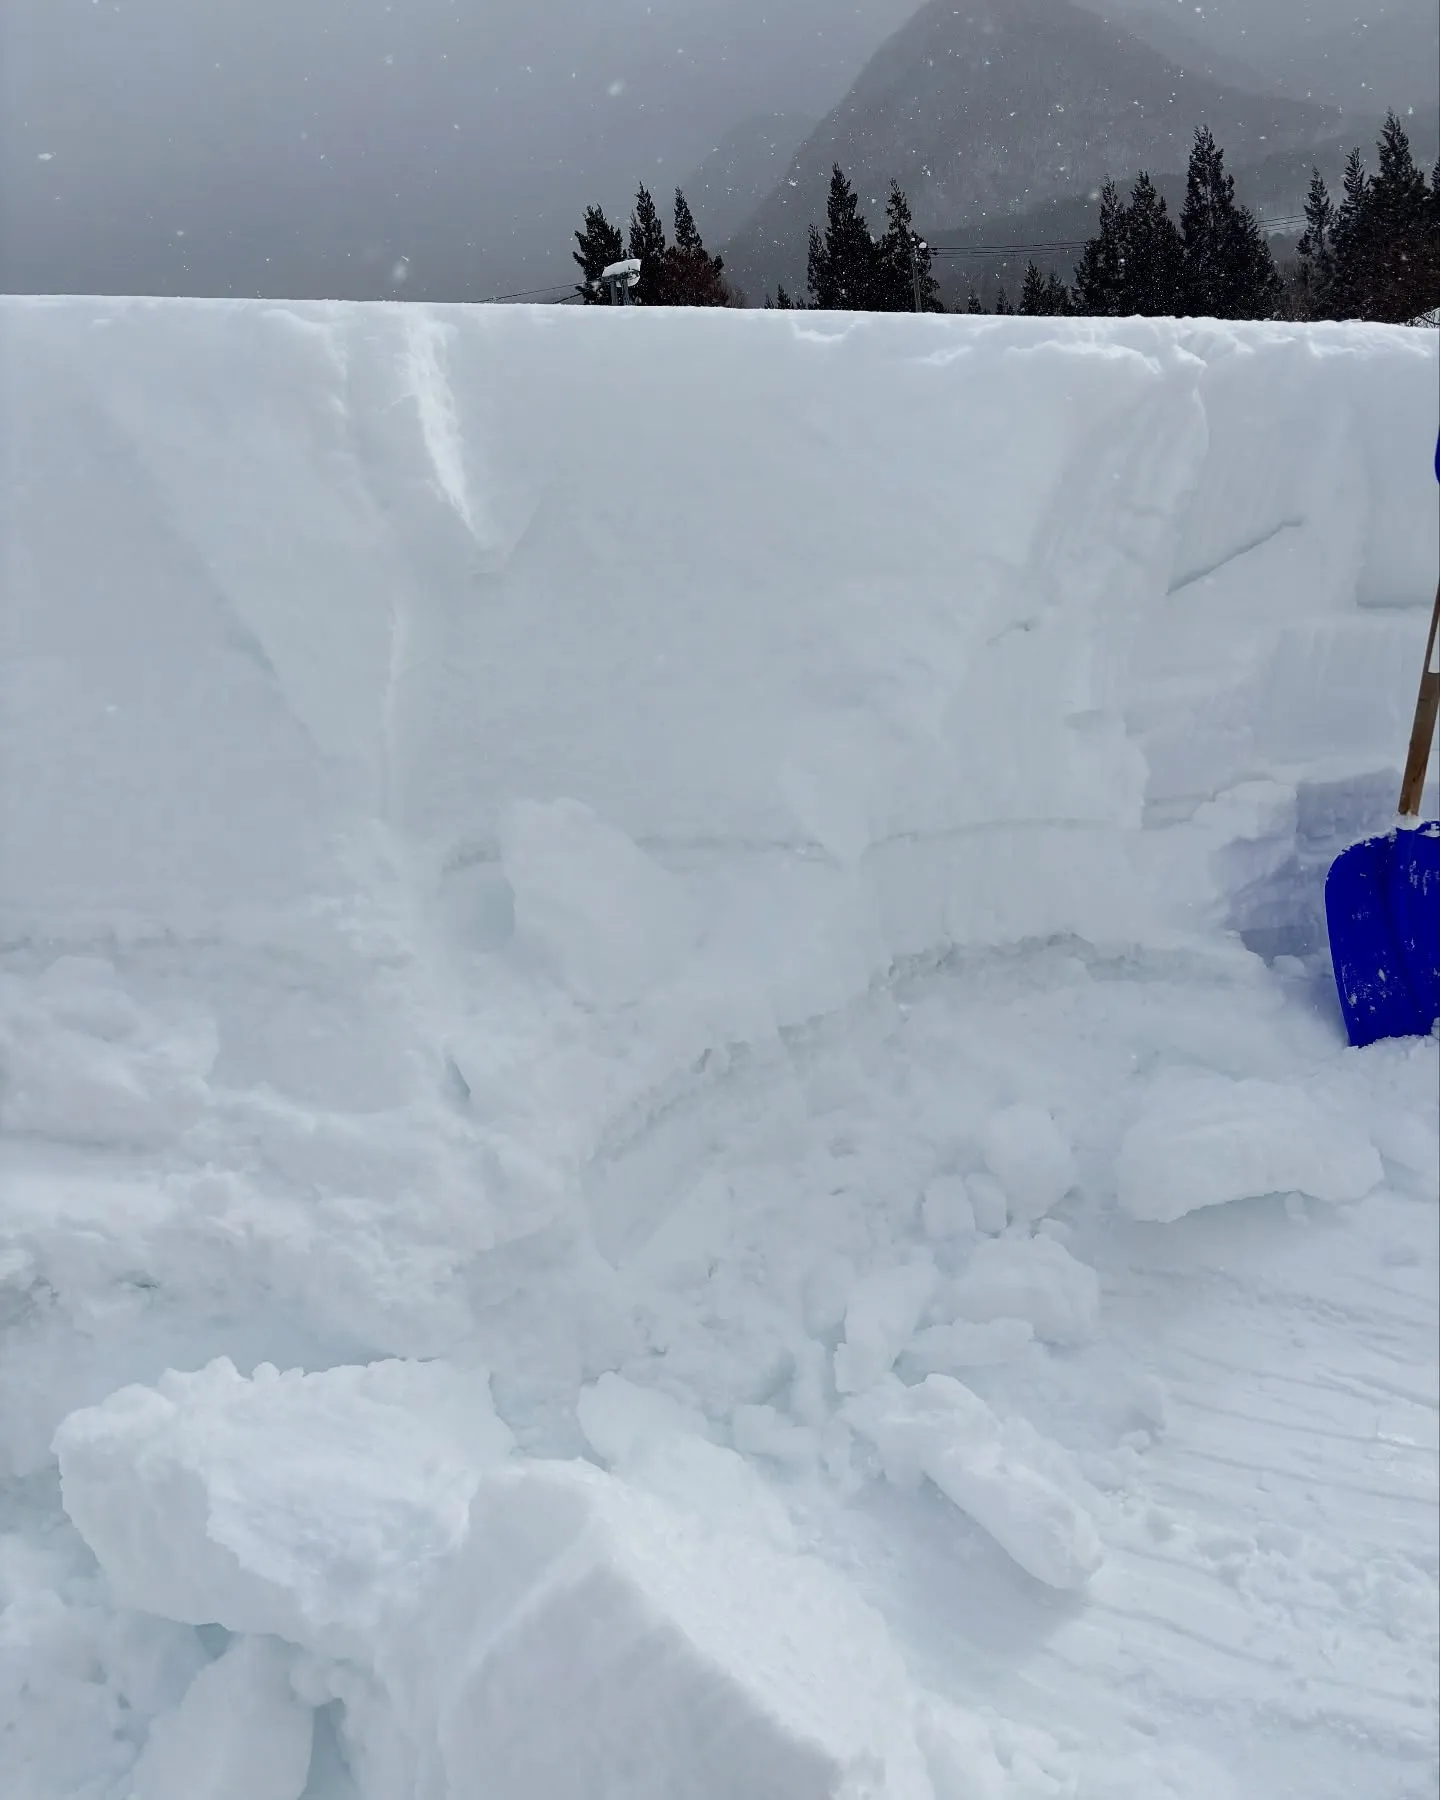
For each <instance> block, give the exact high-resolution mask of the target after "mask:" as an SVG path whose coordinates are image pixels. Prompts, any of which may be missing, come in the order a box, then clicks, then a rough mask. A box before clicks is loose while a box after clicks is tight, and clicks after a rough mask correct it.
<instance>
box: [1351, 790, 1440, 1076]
mask: <svg viewBox="0 0 1440 1800" xmlns="http://www.w3.org/2000/svg"><path fill="white" fill-rule="evenodd" d="M1325 918H1326V922H1327V924H1328V925H1329V929H1330V959H1331V961H1332V962H1333V963H1334V965H1335V985H1336V987H1337V988H1338V989H1339V991H1340V1010H1341V1011H1342V1012H1343V1013H1344V1015H1345V1029H1346V1031H1347V1032H1348V1033H1349V1035H1350V1042H1351V1043H1352V1044H1355V1045H1363V1044H1373V1043H1374V1042H1375V1041H1376V1039H1377V1038H1388V1037H1420V1036H1423V1035H1424V1034H1425V1033H1427V1032H1428V1031H1429V1030H1430V1029H1431V1027H1432V1026H1433V1025H1434V1023H1435V1020H1436V1018H1437V1017H1440V823H1431V824H1427V825H1421V826H1418V827H1416V828H1415V829H1414V830H1411V831H1393V832H1391V833H1390V835H1389V836H1388V837H1376V838H1367V839H1365V841H1364V842H1363V843H1360V844H1352V845H1351V846H1350V848H1349V849H1348V850H1345V851H1342V852H1341V854H1340V855H1339V856H1337V857H1336V859H1335V861H1334V863H1333V864H1332V866H1331V869H1330V874H1329V876H1328V878H1327V879H1326V882H1325Z"/></svg>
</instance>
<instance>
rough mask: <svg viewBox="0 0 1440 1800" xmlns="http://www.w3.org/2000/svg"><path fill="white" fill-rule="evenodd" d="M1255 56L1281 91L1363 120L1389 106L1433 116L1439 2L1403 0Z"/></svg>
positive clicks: (1439, 96)
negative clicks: (1374, 15)
mask: <svg viewBox="0 0 1440 1800" xmlns="http://www.w3.org/2000/svg"><path fill="white" fill-rule="evenodd" d="M1255 54H1256V61H1257V65H1258V66H1259V67H1260V69H1261V70H1262V72H1263V73H1266V74H1268V75H1269V76H1270V77H1271V78H1272V80H1273V81H1274V82H1275V84H1276V85H1277V86H1278V87H1280V88H1281V89H1282V90H1283V91H1285V92H1287V93H1291V94H1298V95H1304V96H1307V97H1312V98H1314V99H1316V100H1320V101H1323V102H1324V103H1325V104H1327V105H1333V106H1338V107H1342V108H1343V109H1344V110H1345V112H1346V113H1347V115H1348V114H1353V115H1358V116H1359V117H1361V118H1363V120H1364V121H1365V122H1366V123H1367V124H1368V123H1369V122H1371V121H1372V120H1375V119H1379V118H1383V117H1384V114H1385V111H1386V108H1387V107H1394V109H1395V111H1396V112H1398V113H1405V112H1407V111H1410V110H1411V109H1413V110H1414V112H1415V113H1416V114H1429V115H1432V116H1433V114H1434V112H1435V110H1436V107H1437V105H1440V7H1437V6H1436V4H1435V0H1404V3H1403V4H1401V5H1399V6H1395V7H1392V8H1391V9H1390V10H1389V11H1387V12H1384V13H1382V14H1381V15H1380V17H1379V18H1375V19H1354V20H1351V21H1350V22H1349V23H1347V24H1345V25H1343V26H1339V27H1336V28H1333V29H1331V30H1329V31H1325V32H1321V33H1319V34H1317V35H1316V36H1313V37H1309V36H1296V37H1285V36H1281V37H1277V38H1274V39H1272V40H1271V41H1270V42H1269V43H1262V44H1260V45H1259V46H1257V49H1256V53H1255Z"/></svg>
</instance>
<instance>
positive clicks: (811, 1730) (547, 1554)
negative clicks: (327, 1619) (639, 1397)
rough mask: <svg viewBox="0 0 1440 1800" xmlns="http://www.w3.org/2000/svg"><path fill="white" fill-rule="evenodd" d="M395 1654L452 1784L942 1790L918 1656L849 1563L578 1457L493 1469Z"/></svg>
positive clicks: (710, 1794)
mask: <svg viewBox="0 0 1440 1800" xmlns="http://www.w3.org/2000/svg"><path fill="white" fill-rule="evenodd" d="M381 1673H382V1675H383V1676H385V1677H386V1678H388V1679H390V1680H391V1681H392V1683H393V1687H394V1691H395V1692H396V1693H397V1694H399V1695H402V1696H403V1695H404V1694H406V1693H408V1694H409V1695H411V1696H413V1697H414V1698H413V1700H412V1702H411V1705H410V1707H409V1709H408V1720H407V1723H408V1726H409V1729H410V1731H411V1733H412V1735H413V1737H414V1739H415V1741H416V1742H417V1743H433V1744H434V1746H435V1756H436V1766H437V1770H439V1771H443V1773H444V1778H445V1779H444V1782H443V1783H441V1784H440V1785H439V1789H438V1791H442V1792H444V1793H446V1794H447V1795H449V1796H453V1800H481V1796H482V1795H483V1796H484V1800H539V1797H540V1796H542V1795H543V1796H545V1797H546V1800H588V1796H592V1795H597V1794H618V1793H620V1792H622V1791H623V1792H624V1793H625V1794H626V1795H627V1796H628V1797H629V1800H675V1797H676V1796H678V1795H693V1796H695V1797H696V1800H722V1797H723V1796H727V1795H734V1794H744V1795H746V1796H747V1800H748V1797H749V1796H755V1800H840V1796H842V1795H843V1796H851V1795H853V1796H859V1795H862V1794H863V1795H866V1796H873V1800H932V1796H933V1789H932V1787H931V1784H930V1780H929V1777H928V1775H927V1773H926V1770H925V1765H924V1759H923V1757H922V1755H921V1753H920V1750H919V1746H918V1744H917V1742H916V1738H915V1720H914V1698H913V1694H912V1692H911V1690H910V1687H909V1682H908V1678H907V1676H906V1674H905V1671H904V1668H903V1666H902V1664H901V1662H900V1660H899V1658H898V1656H897V1655H896V1653H895V1650H894V1649H893V1647H892V1645H891V1643H890V1641H889V1637H888V1634H887V1632H886V1629H885V1626H884V1624H883V1623H882V1621H881V1620H880V1618H879V1617H878V1616H877V1615H876V1614H875V1613H874V1612H873V1611H872V1610H871V1609H870V1607H869V1606H868V1605H867V1604H866V1603H865V1602H864V1601H863V1600H861V1599H860V1597H859V1596H858V1594H856V1593H855V1591H854V1590H853V1589H852V1588H851V1587H850V1586H849V1585H848V1584H847V1583H846V1582H845V1581H844V1580H843V1579H842V1578H841V1577H839V1576H837V1575H835V1574H834V1573H832V1572H831V1571H830V1570H829V1569H827V1568H826V1567H825V1566H824V1565H823V1564H822V1563H821V1562H819V1560H818V1559H816V1558H813V1557H801V1556H792V1555H787V1554H785V1553H782V1552H777V1551H773V1550H770V1549H769V1548H767V1547H765V1546H763V1545H758V1544H754V1543H751V1542H748V1541H746V1540H744V1539H741V1538H738V1537H730V1536H727V1535H726V1534H723V1533H720V1534H717V1533H714V1532H712V1531H709V1530H704V1529H699V1528H697V1527H696V1526H695V1525H694V1524H692V1523H691V1522H690V1521H689V1520H687V1519H686V1518H685V1517H684V1516H683V1515H682V1514H680V1513H678V1512H676V1511H675V1510H674V1509H673V1508H671V1507H669V1506H667V1505H665V1504H664V1503H663V1502H661V1501H659V1500H657V1499H655V1498H653V1497H652V1496H650V1495H648V1494H640V1493H637V1492H635V1491H634V1490H633V1489H631V1488H628V1487H627V1486H626V1485H624V1484H622V1483H620V1482H618V1481H617V1480H615V1479H614V1478H613V1477H611V1476H607V1475H603V1474H601V1473H600V1472H599V1471H597V1470H595V1469H592V1468H590V1467H589V1466H588V1465H585V1464H574V1463H572V1464H533V1465H531V1466H529V1467H527V1468H524V1469H515V1470H511V1471H507V1472H504V1473H499V1474H496V1475H494V1476H492V1477H491V1478H489V1479H487V1480H486V1481H485V1482H484V1483H483V1485H482V1487H481V1489H480V1491H479V1492H478V1493H477V1494H476V1497H475V1501H474V1504H473V1506H472V1510H471V1528H470V1535H469V1542H468V1545H467V1548H466V1552H465V1554H464V1556H463V1558H460V1559H458V1560H457V1562H456V1563H455V1564H453V1565H452V1566H451V1567H449V1568H447V1569H446V1570H445V1571H444V1572H443V1576H442V1577H441V1578H440V1579H437V1581H436V1583H435V1586H434V1589H433V1592H432V1597H431V1603H430V1604H429V1605H428V1606H427V1607H426V1608H425V1609H424V1611H423V1612H421V1613H419V1614H417V1616H416V1621H415V1628H414V1631H413V1633H411V1634H407V1635H406V1636H405V1637H404V1638H403V1639H402V1640H401V1641H399V1642H397V1643H396V1645H395V1646H394V1648H393V1650H392V1651H390V1652H389V1653H387V1655H386V1656H385V1657H384V1658H382V1662H381ZM402 1704H403V1702H402ZM447 1783H448V1785H446V1784H447Z"/></svg>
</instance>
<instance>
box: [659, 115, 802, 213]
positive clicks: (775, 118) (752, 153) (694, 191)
mask: <svg viewBox="0 0 1440 1800" xmlns="http://www.w3.org/2000/svg"><path fill="white" fill-rule="evenodd" d="M814 129H815V120H814V119H813V118H811V117H801V116H800V115H798V114H795V113H772V114H769V115H766V116H764V117H761V118H755V119H747V120H746V121H745V122H744V123H743V124H741V125H737V126H736V127H735V128H734V130H732V131H729V132H727V133H726V134H725V136H724V137H723V138H722V139H721V140H720V142H719V143H718V144H717V145H716V146H715V148H714V149H713V150H712V151H711V152H710V154H709V155H708V156H707V157H705V159H704V160H703V161H702V162H701V163H700V164H699V165H698V167H696V168H695V169H693V170H692V171H691V172H690V174H689V175H688V176H687V177H686V178H685V180H684V181H682V182H681V183H680V185H681V187H682V188H683V189H684V190H685V198H686V199H687V200H688V201H689V202H690V205H691V208H692V209H693V211H694V213H695V217H696V219H697V220H698V222H699V225H700V229H701V232H702V233H703V234H704V236H705V237H706V238H708V239H710V240H712V241H714V242H719V241H721V240H723V239H724V238H728V237H729V236H731V234H732V233H733V232H736V231H738V230H739V229H740V227H741V226H742V225H743V224H744V223H745V221H746V220H747V219H748V218H749V217H750V215H751V214H752V213H753V212H754V211H755V209H756V207H758V206H759V205H760V203H761V202H762V201H763V200H764V199H765V196H766V195H767V194H768V193H770V191H771V190H772V189H773V188H774V186H775V184H776V182H777V181H779V180H780V178H781V176H782V175H784V173H785V171H786V170H787V169H788V168H789V167H790V164H791V161H792V160H793V158H794V156H795V152H796V151H797V150H798V149H799V147H800V146H801V144H803V143H804V142H805V140H806V138H807V137H809V135H810V133H811V132H812V131H813V130H814Z"/></svg>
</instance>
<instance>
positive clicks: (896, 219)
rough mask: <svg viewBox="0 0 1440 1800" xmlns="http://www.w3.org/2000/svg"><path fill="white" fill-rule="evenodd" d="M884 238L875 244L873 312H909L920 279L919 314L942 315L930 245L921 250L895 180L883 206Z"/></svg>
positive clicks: (900, 190) (912, 219)
mask: <svg viewBox="0 0 1440 1800" xmlns="http://www.w3.org/2000/svg"><path fill="white" fill-rule="evenodd" d="M885 217H886V228H885V235H884V237H882V238H881V240H880V244H879V256H878V280H877V288H878V291H877V292H876V294H875V295H874V297H873V300H872V304H873V305H874V307H875V310H876V311H877V312H913V311H914V310H915V276H916V272H917V268H918V272H919V276H920V311H921V312H944V310H945V307H944V304H943V302H942V301H941V299H940V284H939V282H937V281H936V279H935V276H934V273H933V271H932V268H931V260H932V259H931V256H930V246H929V245H928V244H926V245H925V247H924V248H923V249H922V248H921V247H920V245H921V239H920V234H919V233H918V232H917V231H916V229H915V221H914V218H913V217H912V215H911V212H910V202H909V200H908V199H907V198H906V197H905V194H904V192H903V190H902V189H901V186H900V183H899V182H898V181H892V182H891V183H890V198H889V199H888V200H887V201H886V203H885Z"/></svg>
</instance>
